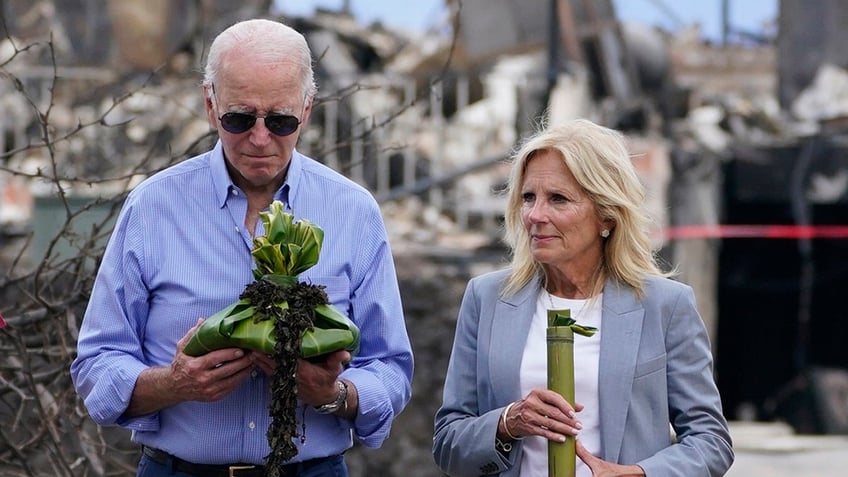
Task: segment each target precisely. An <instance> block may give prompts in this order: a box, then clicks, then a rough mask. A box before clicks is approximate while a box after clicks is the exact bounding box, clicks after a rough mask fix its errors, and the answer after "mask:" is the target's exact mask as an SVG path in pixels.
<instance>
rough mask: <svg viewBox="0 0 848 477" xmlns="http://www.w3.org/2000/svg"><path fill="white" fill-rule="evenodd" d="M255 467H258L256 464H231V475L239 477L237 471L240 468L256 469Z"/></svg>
mask: <svg viewBox="0 0 848 477" xmlns="http://www.w3.org/2000/svg"><path fill="white" fill-rule="evenodd" d="M255 468H256V466H255V465H231V466H230V477H238V475H237V474H236V472H238V471H240V470H250V469H255Z"/></svg>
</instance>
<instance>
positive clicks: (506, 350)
mask: <svg viewBox="0 0 848 477" xmlns="http://www.w3.org/2000/svg"><path fill="white" fill-rule="evenodd" d="M507 274H508V270H501V271H497V272H492V273H488V274H485V275H482V276H480V277H477V278H474V279H472V280H471V281H470V282H469V283H468V287H467V288H466V290H465V295H464V297H463V299H462V304H461V306H460V310H459V317H458V320H457V325H456V336H455V338H454V344H453V350H452V352H451V357H450V362H449V364H448V371H447V377H446V379H445V387H444V395H443V402H442V406H441V408H440V409H439V410H438V412H437V413H436V418H435V434H434V437H433V456H434V458H435V460H436V464H437V465H438V466H439V467H440V468H441V469H442V470H443V471H444V472H446V473H447V474H448V475H450V476H453V477H461V476H479V475H492V474H494V475H502V476H517V475H518V470H519V469H518V467H519V465H518V464H519V463H520V462H521V454H522V445H521V441H517V442H515V443H514V445H513V449H512V451H511V452H510V453H509V454H507V455H503V454H501V453H500V452H499V451H498V450H497V449H496V448H495V435H496V433H497V425H498V418H499V416H500V414H501V412H502V411H503V408H504V407H505V406H506V405H507V404H509V403H510V402H512V401H515V400H517V399H520V398H522V397H523V396H521V394H520V390H519V368H520V364H521V356H522V354H523V352H524V345H525V342H526V341H527V334H528V330H529V327H530V321H531V317H532V315H533V312H534V311H535V306H536V298H537V296H538V293H539V291H540V289H541V288H540V287H541V285H540V282H539V280H535V281H534V282H532V283H530V284H528V285H527V286H526V287H524V288H523V289H522V290H520V291H519V292H518V293H516V294H515V295H514V296H512V297H510V298H508V299H501V298H500V297H499V293H500V290H501V288H502V285H503V282H504V280H505V279H506V277H507ZM540 352H545V351H544V350H540ZM598 380H599V392H600V396H599V398H600V407H601V409H600V419H601V448H602V452H601V455H600V456H599V457H601V458H603V459H604V460H607V461H611V462H617V463H620V464H638V465H640V466H641V467H642V468H643V469H644V470H645V472H646V474H647V475H649V476H680V477H698V476H705V477H706V476H721V475H724V474H725V472H726V471H727V470H728V469H729V468H730V465H731V464H732V463H733V449H732V446H731V440H730V434H729V432H728V428H727V421H726V420H725V418H724V416H723V415H722V409H721V400H720V398H719V393H718V389H717V388H716V385H715V381H714V378H713V360H712V354H711V351H710V343H709V338H708V336H707V332H706V329H705V327H704V324H703V322H702V320H701V318H700V316H699V315H698V311H697V309H696V307H695V296H694V293H693V292H692V289H691V288H690V287H689V286H687V285H684V284H682V283H679V282H676V281H673V280H670V279H667V278H659V277H653V278H649V279H648V280H647V282H646V287H645V295H644V297H643V299H642V300H638V299H637V298H636V295H635V293H634V291H633V290H632V289H630V288H629V287H624V286H621V285H619V284H617V283H615V282H612V281H608V282H607V283H606V285H605V287H604V299H603V311H602V318H601V351H600V362H599V375H598ZM669 424H670V425H671V427H672V428H673V429H674V432H675V433H676V440H675V439H674V437H673V436H672V435H671V433H670V432H669Z"/></svg>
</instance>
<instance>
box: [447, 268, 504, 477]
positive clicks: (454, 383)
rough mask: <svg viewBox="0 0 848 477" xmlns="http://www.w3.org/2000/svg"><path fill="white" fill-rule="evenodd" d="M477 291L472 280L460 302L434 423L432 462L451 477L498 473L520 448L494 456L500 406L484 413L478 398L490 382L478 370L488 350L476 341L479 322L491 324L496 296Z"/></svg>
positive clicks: (483, 400) (483, 342)
mask: <svg viewBox="0 0 848 477" xmlns="http://www.w3.org/2000/svg"><path fill="white" fill-rule="evenodd" d="M489 284H490V283H489ZM479 285H480V283H479V281H478V280H476V279H472V280H471V281H470V282H469V284H468V286H467V287H466V290H465V294H464V296H463V298H462V303H461V305H460V309H459V316H458V319H457V325H456V334H455V337H454V343H453V349H452V351H451V356H450V360H449V363H448V370H447V374H446V378H445V385H444V391H443V396H442V405H441V407H440V408H439V410H438V411H437V413H436V417H435V433H434V436H433V457H434V458H435V461H436V464H437V465H438V466H439V468H440V469H442V471H444V472H445V473H447V474H448V475H450V476H453V477H464V476H475V477H476V476H480V475H486V474H497V473H501V472H503V471H505V470H506V469H508V468H510V467H513V463H514V462H516V461H517V460H518V459H519V458H520V457H519V456H520V453H519V452H517V451H516V448H517V447H519V446H514V447H513V450H512V452H510V453H509V454H508V455H503V454H501V453H500V452H499V451H498V450H497V448H496V446H495V439H496V434H497V427H498V419H499V418H500V414H501V412H502V410H503V406H501V407H497V408H487V407H489V406H488V405H486V404H485V403H487V402H490V401H491V396H483V395H481V393H486V392H487V391H486V387H485V386H483V385H481V383H485V382H491V376H488V372H487V371H486V369H487V367H486V366H481V365H480V356H481V350H480V349H478V348H479V347H485V346H488V342H487V340H486V339H484V337H483V336H481V335H480V329H481V320H482V321H484V322H485V321H486V320H488V321H489V322H491V319H492V318H491V314H492V313H493V310H494V302H495V301H497V295H496V293H490V292H491V290H489V292H483V293H482V296H481V291H480V290H479V288H478V286H479ZM492 288H495V287H494V286H493V287H492ZM483 328H485V326H483ZM484 354H485V353H484ZM481 373H483V374H486V376H481ZM481 403H484V404H482V405H481ZM515 468H517V467H515Z"/></svg>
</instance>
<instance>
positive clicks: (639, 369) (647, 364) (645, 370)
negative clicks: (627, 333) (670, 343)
mask: <svg viewBox="0 0 848 477" xmlns="http://www.w3.org/2000/svg"><path fill="white" fill-rule="evenodd" d="M665 365H666V355H665V353H663V354H661V355H659V356H655V357H653V358H651V359H648V360H646V361H642V362H641V363H636V371H635V372H634V373H633V379H639V378H642V377H645V376H648V375H650V374H653V373H656V372H659V371H663V372H664V371H665Z"/></svg>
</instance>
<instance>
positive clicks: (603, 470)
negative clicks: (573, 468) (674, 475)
mask: <svg viewBox="0 0 848 477" xmlns="http://www.w3.org/2000/svg"><path fill="white" fill-rule="evenodd" d="M577 457H580V460H582V461H583V462H584V463H586V465H587V466H589V468H590V469H592V475H593V476H594V477H638V476H644V475H645V471H644V470H642V468H641V467H639V466H638V465H620V464H613V463H612V462H607V461H605V460H602V459H600V458H598V457H595V456H594V455H592V453H591V452H589V451H587V450H586V448H585V447H583V444H581V443H580V441H579V440H578V441H577Z"/></svg>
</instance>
